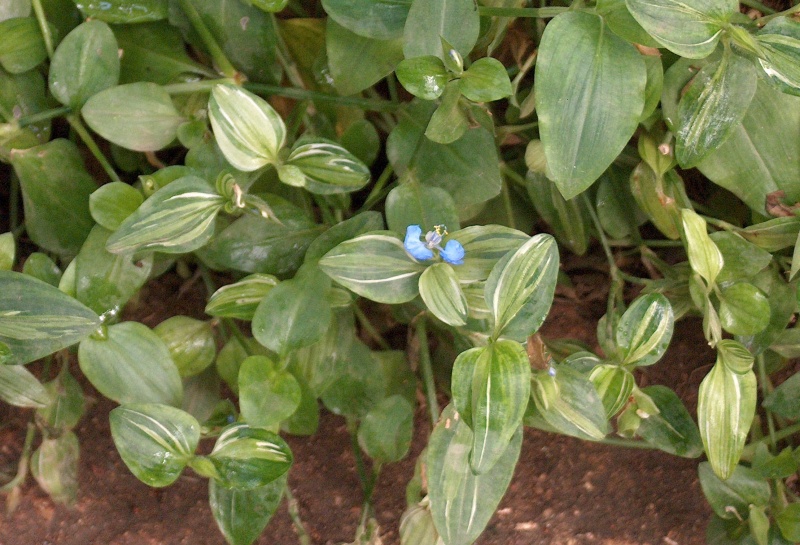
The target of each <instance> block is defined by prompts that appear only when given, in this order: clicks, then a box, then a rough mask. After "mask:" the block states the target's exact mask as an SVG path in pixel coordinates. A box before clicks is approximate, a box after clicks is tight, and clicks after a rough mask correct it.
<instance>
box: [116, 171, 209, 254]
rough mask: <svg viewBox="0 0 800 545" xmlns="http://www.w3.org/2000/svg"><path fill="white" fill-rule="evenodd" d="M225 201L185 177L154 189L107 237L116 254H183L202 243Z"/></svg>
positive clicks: (204, 185)
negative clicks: (145, 252)
mask: <svg viewBox="0 0 800 545" xmlns="http://www.w3.org/2000/svg"><path fill="white" fill-rule="evenodd" d="M224 204H225V198H224V197H221V196H220V195H219V194H218V193H217V192H216V191H215V190H214V188H213V187H212V186H211V185H210V184H209V183H208V182H206V181H205V180H203V179H202V178H198V177H197V176H186V177H185V178H180V179H178V180H176V181H174V182H172V183H171V184H169V185H168V186H166V187H164V188H162V189H159V190H158V191H156V192H155V193H154V194H153V195H152V196H151V197H150V198H149V199H147V200H146V201H145V202H144V204H142V206H140V207H139V208H138V209H137V210H136V212H134V213H133V214H131V215H130V216H128V217H127V218H126V219H125V221H123V222H122V224H121V225H120V226H119V229H117V230H116V231H114V233H113V234H112V235H111V236H110V237H109V239H108V244H107V245H106V248H107V249H108V251H109V252H112V253H115V254H121V253H125V254H130V253H134V252H141V251H145V250H148V251H158V252H164V253H170V254H182V253H187V252H191V251H192V250H196V249H198V248H200V247H201V246H203V245H205V244H206V243H207V242H208V241H209V239H210V238H211V236H212V235H213V234H214V225H215V220H216V217H217V213H218V212H219V211H220V210H221V209H222V206H223V205H224Z"/></svg>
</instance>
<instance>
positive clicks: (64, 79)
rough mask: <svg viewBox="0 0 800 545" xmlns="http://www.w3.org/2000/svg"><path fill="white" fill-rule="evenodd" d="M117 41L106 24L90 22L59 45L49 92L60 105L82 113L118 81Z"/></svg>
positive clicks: (52, 69) (52, 66)
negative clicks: (87, 102)
mask: <svg viewBox="0 0 800 545" xmlns="http://www.w3.org/2000/svg"><path fill="white" fill-rule="evenodd" d="M117 50H118V46H117V40H116V38H115V37H114V33H113V32H111V29H110V28H109V27H108V25H107V24H105V23H103V22H101V21H95V20H92V21H87V22H85V23H83V24H81V25H79V26H78V27H76V28H75V30H73V31H72V32H70V33H69V34H67V36H66V37H65V38H64V39H63V40H62V41H61V43H60V44H59V45H58V48H57V49H56V51H55V54H54V55H53V60H52V62H51V63H50V74H49V76H48V81H49V87H50V92H51V93H53V96H54V97H55V98H56V100H58V101H59V102H60V103H61V104H64V105H66V106H70V107H71V108H73V109H74V110H79V109H80V108H81V107H82V106H83V105H84V104H85V103H86V101H87V100H88V99H89V97H91V96H93V95H96V94H97V93H99V92H100V91H104V90H106V89H108V88H110V87H114V86H115V85H116V84H117V82H118V81H119V67H120V61H119V54H118V52H117Z"/></svg>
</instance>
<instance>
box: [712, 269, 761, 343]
mask: <svg viewBox="0 0 800 545" xmlns="http://www.w3.org/2000/svg"><path fill="white" fill-rule="evenodd" d="M719 319H720V322H721V323H722V328H723V329H724V330H725V331H727V332H729V333H733V334H734V335H755V334H756V333H759V332H761V331H763V330H764V329H765V328H766V327H767V326H768V325H769V319H770V308H769V300H768V299H767V296H766V295H764V293H763V292H762V291H761V290H759V289H758V288H757V287H755V286H754V285H753V284H748V283H747V282H736V283H734V284H731V285H730V286H726V287H725V288H723V289H722V292H721V294H720V305H719Z"/></svg>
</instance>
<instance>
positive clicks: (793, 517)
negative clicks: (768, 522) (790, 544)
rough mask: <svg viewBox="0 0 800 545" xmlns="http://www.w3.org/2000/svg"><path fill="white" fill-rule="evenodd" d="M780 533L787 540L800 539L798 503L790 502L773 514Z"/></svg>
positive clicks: (795, 540) (799, 507) (799, 505)
mask: <svg viewBox="0 0 800 545" xmlns="http://www.w3.org/2000/svg"><path fill="white" fill-rule="evenodd" d="M775 522H777V523H778V528H780V529H781V534H783V537H785V538H786V539H788V540H791V541H794V542H797V541H800V504H797V503H791V504H789V505H787V506H786V507H784V508H783V509H782V510H781V511H780V513H778V514H777V515H775Z"/></svg>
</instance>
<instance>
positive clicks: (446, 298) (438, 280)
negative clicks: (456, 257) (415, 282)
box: [419, 263, 467, 326]
mask: <svg viewBox="0 0 800 545" xmlns="http://www.w3.org/2000/svg"><path fill="white" fill-rule="evenodd" d="M419 294H420V296H422V300H423V301H424V302H425V305H426V306H427V307H428V310H430V311H431V312H432V313H433V315H434V316H436V317H437V318H439V319H440V320H441V321H443V322H444V323H446V324H450V325H452V326H462V325H465V324H466V323H467V298H466V296H465V295H464V292H463V291H461V286H460V284H459V283H458V276H456V272H455V271H454V270H453V266H452V265H450V264H449V263H436V264H434V265H431V266H430V267H428V268H427V269H425V272H423V273H422V276H421V277H420V279H419Z"/></svg>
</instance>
